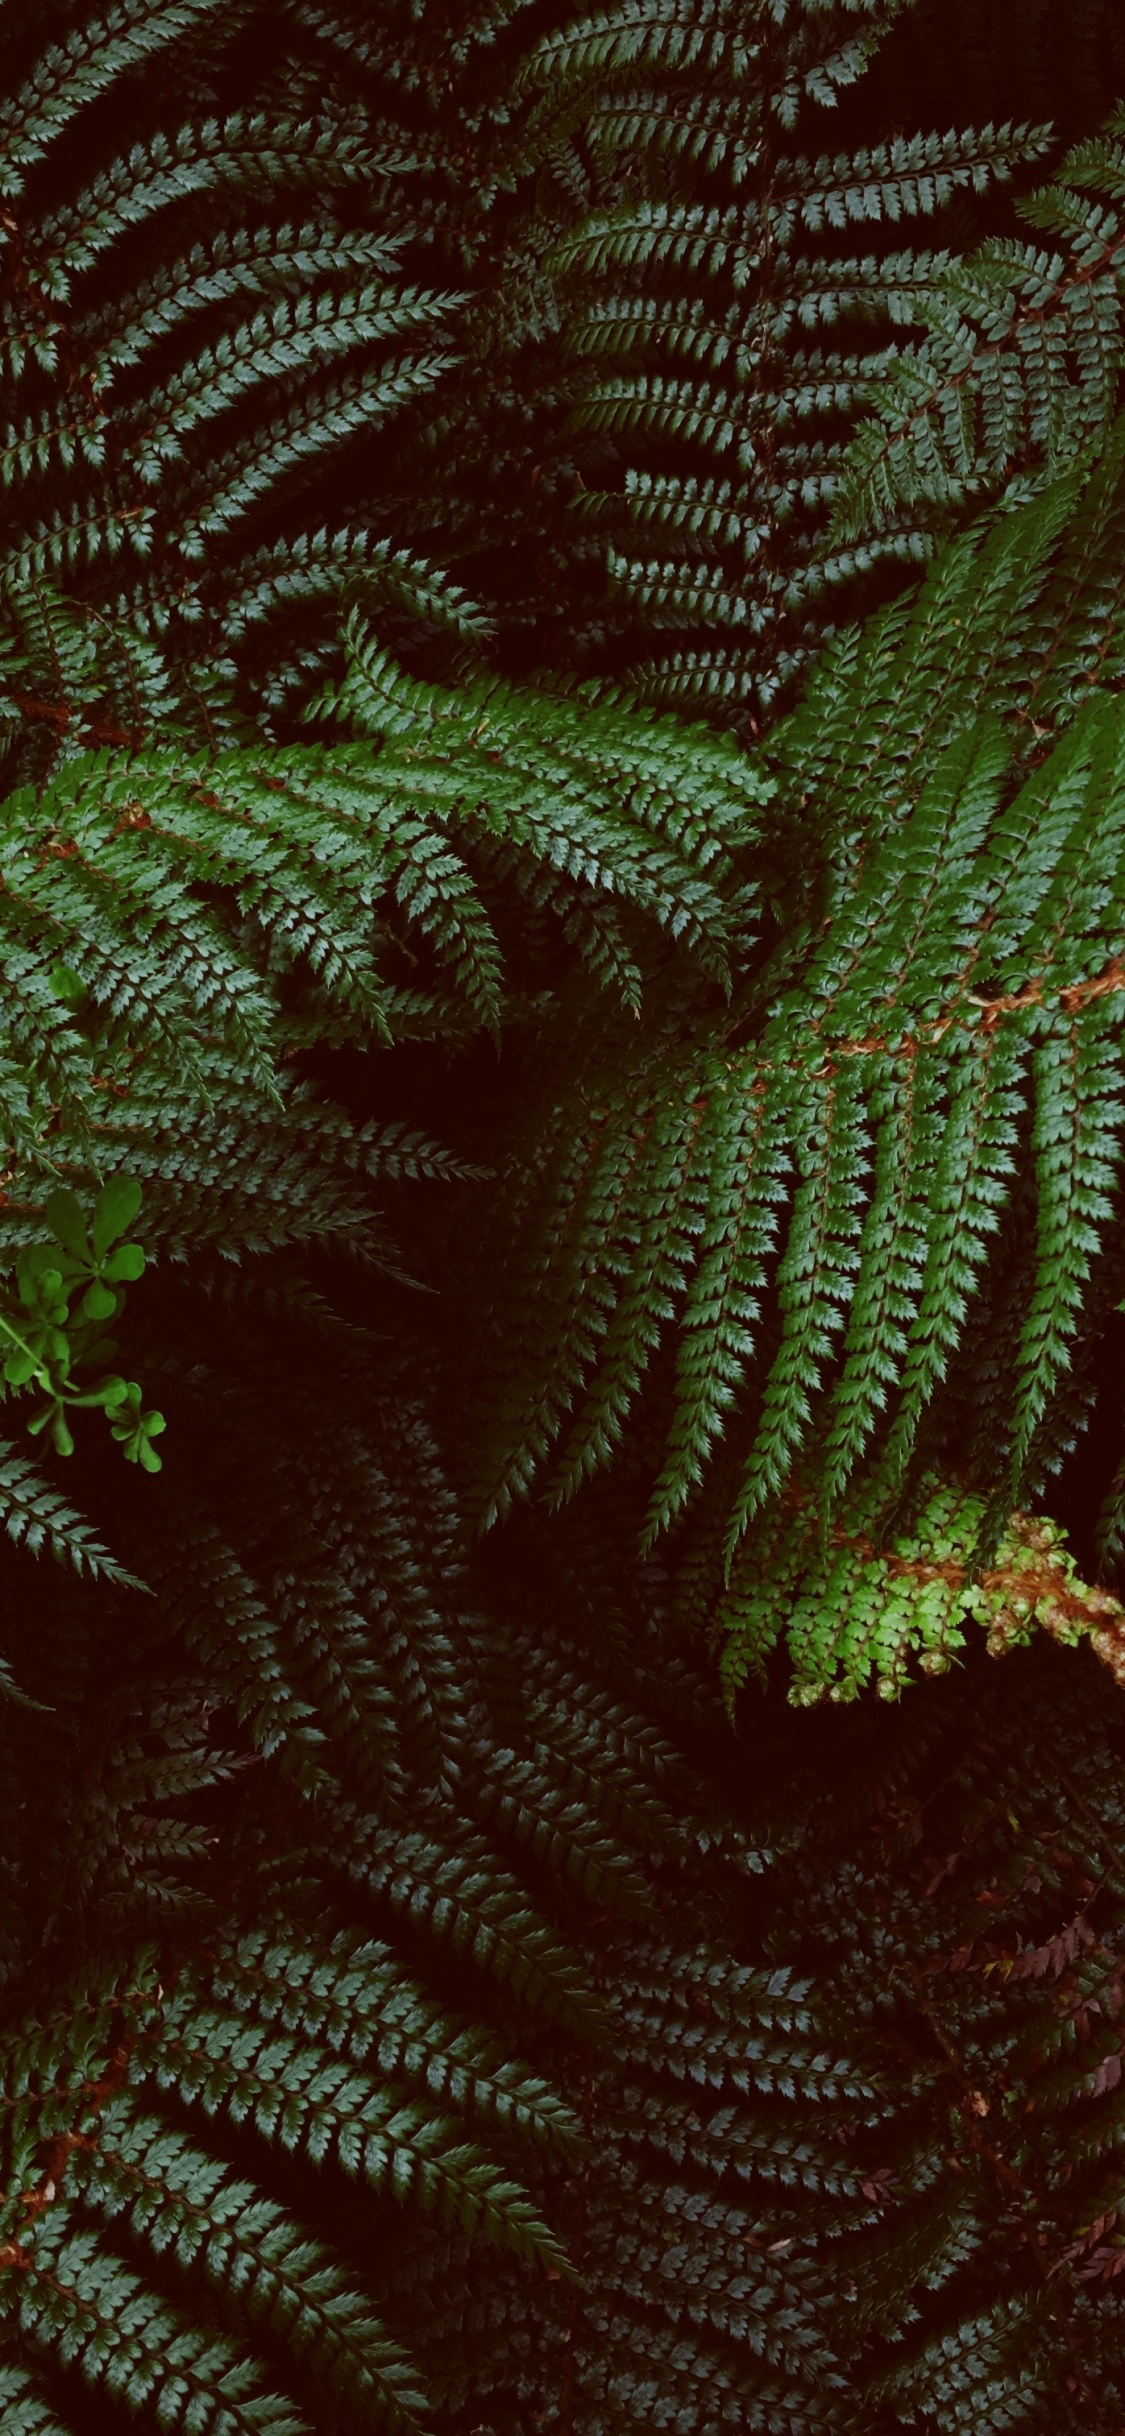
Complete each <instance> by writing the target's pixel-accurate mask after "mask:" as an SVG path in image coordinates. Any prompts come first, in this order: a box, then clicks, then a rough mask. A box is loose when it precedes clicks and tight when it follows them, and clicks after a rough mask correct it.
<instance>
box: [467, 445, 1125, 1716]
mask: <svg viewBox="0 0 1125 2436" xmlns="http://www.w3.org/2000/svg"><path fill="white" fill-rule="evenodd" d="M1121 448H1122V442H1121V439H1120V437H1118V438H1117V439H1115V441H1114V443H1113V445H1112V447H1111V448H1110V449H1109V450H1108V452H1107V454H1106V456H1105V458H1104V461H1103V463H1102V465H1101V466H1100V468H1099V471H1098V472H1097V474H1096V475H1095V476H1094V477H1093V478H1092V479H1091V481H1090V483H1089V484H1088V487H1087V489H1086V491H1085V492H1084V493H1082V494H1081V495H1080V494H1079V493H1078V492H1076V490H1075V489H1074V487H1073V485H1067V484H1064V485H1062V486H1061V487H1059V488H1057V489H1055V490H1054V491H1051V492H1048V493H1047V494H1046V496H1045V498H1044V500H1043V501H1042V503H1041V504H1036V505H1034V506H1031V507H1029V508H1026V509H1024V510H1023V511H1021V512H1020V513H1019V514H1013V515H1011V516H1009V517H1008V518H1007V519H1005V520H1004V521H1003V522H1002V523H1001V524H1000V525H999V526H998V528H997V529H996V531H995V533H994V534H993V535H992V537H991V538H990V539H989V540H988V541H987V543H985V544H984V545H982V546H975V545H973V544H972V543H971V542H967V543H964V544H962V545H960V546H959V547H958V548H957V549H955V550H954V551H953V552H952V553H950V554H949V555H947V556H946V557H944V558H943V559H942V560H941V561H940V562H939V565H938V567H937V569H936V570H935V572H934V574H933V576H932V578H931V579H930V580H929V582H928V584H927V585H926V586H925V587H924V588H923V590H922V592H921V594H920V596H919V598H918V600H917V602H916V603H913V604H909V605H903V606H902V607H901V608H895V609H893V610H891V611H888V612H885V613H884V615H883V616H882V618H881V619H879V620H877V621H876V622H875V623H874V624H873V625H872V626H871V628H870V629H869V630H868V631H867V632H866V634H865V635H864V637H863V639H862V641H859V642H857V641H856V640H854V639H849V640H848V641H847V642H846V643H845V644H843V645H841V646H840V647H839V648H838V649H837V650H836V651H835V652H834V653H832V654H830V655H829V656H828V658H827V659H826V661H825V663H824V665H823V667H822V669H821V671H820V672H819V674H818V676H817V678H816V680H815V681H814V683H813V686H812V688H811V690H810V693H809V696H808V700H807V703H806V705H805V706H804V707H803V708H802V709H801V710H800V711H799V712H798V713H797V714H796V716H795V717H794V718H793V719H792V720H791V721H790V722H789V723H788V724H787V725H786V726H785V727H783V728H781V729H780V730H778V731H776V732H775V738H774V742H773V747H772V752H771V755H770V764H771V765H772V769H767V768H766V765H765V763H763V764H761V765H760V766H761V767H762V769H763V774H764V775H766V776H769V775H771V774H772V777H773V781H774V784H775V786H776V790H777V793H776V796H775V799H774V804H773V805H772V806H771V812H772V813H773V815H774V822H775V838H776V852H777V858H778V859H777V864H776V881H775V906H774V918H773V922H772V924H770V925H767V927H766V930H765V935H764V937H763V938H762V940H761V942H760V943H759V944H758V945H757V946H756V947H755V948H754V950H753V951H752V953H751V954H750V957H749V959H748V969H747V971H746V973H745V975H744V978H743V979H742V981H741V982H740V984H739V986H738V988H737V990H736V992H735V995H734V997H733V999H732V1000H731V1001H729V1002H726V1003H722V1004H719V1005H718V1006H717V1007H716V1009H715V1011H714V1012H713V1013H709V1012H708V1010H707V1009H706V1007H705V1005H703V1004H702V1003H701V1002H700V1001H699V999H698V997H697V998H696V999H695V1000H694V1001H693V1002H692V1001H689V1002H688V1003H687V1005H686V1006H685V1001H684V998H683V995H682V994H681V993H680V992H679V991H676V992H674V993H669V994H668V995H667V996H666V997H665V1000H664V1002H663V1018H662V1021H661V1020H658V1018H657V1014H656V1010H655V1008H653V1009H651V1010H650V1014H649V1020H648V1022H647V1023H646V1026H645V1029H644V1033H643V1036H642V1037H641V1039H640V1040H639V1041H637V1042H636V1043H635V1044H634V1043H633V1042H632V1041H628V1040H623V1039H622V1036H621V1033H620V1031H619V1030H617V1029H614V1030H612V1031H611V1032H610V1033H609V1034H608V1035H607V1033H606V1030H605V1028H604V1026H602V1025H600V1024H596V1025H594V1026H592V1027H591V1030H590V1033H589V1035H588V1038H587V1043H586V1045H585V1048H584V1051H583V1052H580V1053H577V1054H576V1051H575V1046H574V1043H573V1039H572V1038H571V1039H570V1040H569V1041H568V1046H567V1054H566V1059H565V1069H564V1085H565V1087H564V1088H563V1089H562V1090H561V1091H560V1090H559V1088H558V1086H557V1082H556V1074H555V1071H554V1070H551V1071H550V1072H549V1074H548V1079H547V1084H546V1089H545V1092H544V1093H543V1095H542V1098H541V1100H540V1104H538V1105H536V1106H535V1107H534V1112H533V1115H532V1118H531V1126H530V1131H529V1135H528V1137H527V1140H526V1142H525V1143H524V1144H522V1145H521V1147H520V1150H519V1152H518V1153H517V1154H516V1158H515V1164H514V1167H513V1172H512V1176H511V1178H510V1179H509V1182H508V1184H507V1186H506V1201H507V1205H508V1209H509V1212H510V1224H511V1229H512V1235H511V1241H512V1251H511V1253H510V1255H509V1259H508V1262H507V1263H506V1269H505V1285H504V1292H503V1296H502V1298H501V1297H495V1298H490V1300H489V1304H488V1317H487V1337H488V1342H489V1343H490V1344H491V1345H492V1346H493V1347H494V1348H495V1362H496V1379H497V1386H496V1416H497V1417H496V1420H495V1423H494V1425H493V1428H492V1435H491V1439H490V1441H489V1443H488V1445H487V1446H486V1449H485V1453H484V1461H485V1464H486V1466H487V1469H486V1470H485V1472H484V1482H485V1488H486V1493H487V1494H488V1496H489V1497H490V1499H491V1501H492V1504H493V1507H496V1506H498V1505H499V1506H501V1507H502V1506H503V1505H504V1504H506V1503H507V1502H508V1501H509V1500H510V1498H511V1496H512V1495H513V1494H515V1493H516V1491H517V1490H518V1489H519V1488H520V1487H522V1486H526V1485H527V1484H528V1483H529V1481H530V1480H531V1478H532V1477H533V1475H534V1474H535V1473H536V1471H537V1470H538V1469H539V1468H540V1467H541V1466H542V1464H543V1462H544V1459H545V1458H546V1457H547V1456H548V1455H549V1454H550V1453H551V1452H552V1450H553V1449H554V1448H555V1447H556V1446H557V1448H558V1452H557V1454H555V1455H554V1461H553V1466H552V1469H551V1471H550V1473H549V1479H550V1482H551V1486H552V1490H553V1493H554V1494H555V1495H556V1496H557V1497H561V1496H565V1495H567V1494H568V1493H570V1492H571V1491H573V1490H574V1489H575V1488H576V1487H577V1486H578V1485H579V1483H580V1482H581V1480H582V1479H583V1477H584V1476H585V1475H587V1474H588V1473H590V1472H591V1471H592V1470H594V1469H596V1468H597V1467H598V1466H599V1465H600V1464H601V1463H603V1462H604V1461H606V1460H607V1458H609V1457H610V1456H611V1454H612V1452H613V1450H614V1447H615V1445H616V1444H617V1442H618V1441H619V1440H620V1438H621V1436H622V1432H623V1429H624V1427H625V1424H626V1420H627V1417H628V1416H629V1415H630V1414H631V1413H632V1411H633V1408H634V1407H635V1406H637V1405H638V1399H640V1410H639V1416H638V1422H637V1428H638V1430H639V1436H638V1437H637V1438H636V1448H637V1461H638V1462H639V1463H640V1464H641V1465H642V1466H643V1467H644V1468H645V1469H646V1470H647V1471H648V1475H649V1486H648V1519H647V1526H646V1527H647V1530H648V1533H649V1534H650V1535H652V1534H654V1533H656V1532H658V1531H660V1530H662V1529H664V1528H666V1527H667V1526H669V1525H670V1524H673V1523H675V1522H676V1521H677V1519H678V1518H679V1517H680V1516H681V1515H683V1514H684V1512H685V1510H686V1512H687V1514H688V1517H689V1525H690V1532H689V1551H688V1554H687V1557H686V1559H685V1563H684V1571H683V1596H684V1597H685V1599H686V1600H687V1603H688V1606H689V1609H691V1610H692V1611H694V1612H696V1613H697V1614H698V1615H699V1617H700V1620H703V1619H705V1618H711V1619H712V1620H713V1619H714V1618H715V1616H716V1612H718V1615H719V1617H720V1619H721V1622H722V1623H723V1624H724V1625H725V1626H726V1627H727V1629H729V1630H730V1631H731V1632H732V1633H733V1635H734V1639H733V1644H732V1648H731V1654H730V1663H731V1665H732V1668H733V1670H734V1678H735V1679H736V1680H737V1679H740V1678H741V1676H742V1675H743V1674H744V1672H745V1670H746V1666H747V1665H748V1664H749V1663H752V1662H754V1661H756V1659H757V1657H758V1656H759V1655H760V1653H761V1651H762V1650H763V1649H764V1648H765V1647H767V1646H768V1645H769V1643H770V1641H771V1640H772V1638H773V1637H774V1636H775V1634H776V1632H777V1630H778V1629H779V1626H780V1623H781V1620H782V1617H783V1615H784V1603H785V1600H786V1599H787V1598H788V1597H789V1596H790V1595H791V1594H792V1592H793V1591H794V1590H795V1588H796V1586H797V1584H798V1583H799V1581H800V1579H801V1576H802V1574H803V1573H804V1572H805V1571H806V1570H807V1568H808V1565H809V1562H810V1559H811V1556H812V1551H813V1548H814V1546H815V1542H816V1536H817V1531H818V1529H820V1530H823V1529H825V1528H827V1527H828V1526H829V1525H830V1524H832V1523H834V1522H835V1521H837V1520H838V1521H840V1522H841V1523H842V1524H843V1525H844V1527H845V1530H858V1531H859V1532H861V1533H862V1532H865V1531H867V1530H868V1529H870V1528H871V1527H872V1525H873V1524H874V1525H878V1524H879V1523H881V1522H885V1521H886V1520H887V1519H888V1518H889V1517H890V1516H892V1515H893V1513H894V1511H895V1509H896V1506H897V1505H898V1503H899V1501H900V1500H901V1499H902V1497H903V1495H904V1493H908V1492H909V1490H910V1487H911V1484H912V1480H913V1479H914V1477H915V1476H916V1474H917V1471H918V1467H919V1465H921V1466H923V1467H925V1466H926V1465H927V1464H932V1463H933V1462H934V1461H935V1460H939V1459H940V1458H941V1456H942V1453H943V1450H945V1449H947V1448H948V1447H950V1446H954V1445H955V1446H956V1447H957V1448H958V1450H959V1452H960V1453H961V1454H962V1455H963V1456H967V1457H968V1459H969V1460H970V1461H971V1462H973V1463H975V1464H976V1466H977V1467H978V1472H979V1476H980V1477H981V1478H982V1479H983V1480H984V1482H985V1483H986V1485H987V1484H988V1482H989V1481H990V1480H991V1482H992V1483H993V1484H994V1486H995V1488H996V1490H997V1492H998V1494H1002V1495H1006V1496H1007V1498H1008V1501H1009V1503H1018V1502H1019V1501H1020V1499H1021V1498H1022V1497H1023V1496H1025V1495H1026V1494H1027V1493H1028V1491H1031V1492H1032V1493H1034V1492H1035V1491H1037V1490H1038V1489H1040V1488H1041V1486H1042V1482H1043V1479H1044V1476H1045V1474H1046V1473H1048V1472H1049V1470H1050V1469H1051V1468H1052V1466H1053V1465H1054V1464H1055V1463H1057V1461H1058V1458H1059V1456H1060V1454H1061V1452H1062V1451H1063V1450H1064V1449H1065V1446H1066V1445H1067V1444H1068V1443H1069V1439H1070V1436H1071V1434H1072V1430H1073V1419H1074V1396H1075V1392H1076V1386H1077V1380H1078V1378H1080V1375H1081V1374H1080V1372H1079V1373H1077V1374H1076V1372H1075V1366H1074V1360H1073V1351H1074V1348H1075V1347H1076V1345H1077V1344H1079V1343H1080V1342H1081V1339H1082V1335H1083V1331H1085V1332H1086V1333H1087V1335H1088V1334H1089V1331H1090V1330H1091V1328H1093V1329H1095V1330H1096V1328H1097V1326H1098V1324H1099V1322H1100V1320H1101V1318H1102V1317H1103V1316H1104V1312H1105V1309H1106V1305H1107V1303H1108V1302H1109V1301H1111V1300H1114V1299H1118V1298H1119V1297H1120V1294H1121V1288H1122V1282H1123V1281H1122V1279H1121V1277H1120V1272H1119V1265H1118V1264H1119V1252H1118V1250H1117V1244H1118V1225H1119V1221H1118V1218H1117V1202H1116V1199H1115V1197H1114V1190H1113V1187H1114V1181H1115V1175H1116V1169H1117V1164H1118V1155H1119V1153H1118V1141H1119V1127H1120V1122H1121V1109H1122V1098H1121V1075H1120V1064H1119V1050H1118V1046H1117V1035H1118V1028H1119V1016H1120V1006H1121V992H1120V921H1121V904H1122V877H1121V872H1120V845H1119V838H1118V814H1117V810H1116V806H1117V802H1118V782H1117V779H1116V776H1115V772H1116V770H1117V769H1118V767H1119V766H1120V752H1121V742H1120V718H1119V711H1118V703H1117V698H1116V693H1115V691H1114V680H1115V677H1116V672H1117V667H1118V659H1119V655H1120V650H1121V644H1120V639H1119V635H1120V629H1119V625H1118V621H1117V612H1116V600H1117V593H1118V588H1119V581H1120V578H1119V557H1120V541H1119V535H1120V517H1121V507H1120V499H1121V488H1120V481H1121V477H1120V467H1121ZM1062 534H1065V539H1063V540H1061V541H1060V535H1062ZM1091 673H1093V674H1094V675H1095V677H1096V679H1097V680H1098V682H1096V683H1095V684H1094V686H1091V684H1090V677H1091ZM798 823H799V824H800V827H801V828H802V829H803V831H804V835H805V839H806V848H805V854H804V857H803V861H802V863H801V865H800V866H799V867H797V866H796V861H795V857H794V855H793V853H792V849H791V847H789V846H788V845H787V842H786V841H787V840H788V839H789V837H790V836H791V834H792V832H793V829H794V827H795V826H797V824H798ZM513 1277H514V1282H513ZM1091 1281H1093V1283H1092V1282H1091ZM672 1318H674V1319H675V1320H676V1323H677V1325H676V1330H675V1343H674V1344H673V1343H672V1341H671V1339H670V1332H669V1329H668V1326H667V1322H668V1321H669V1319H672ZM810 1500H811V1503H810ZM755 1524H756V1525H757V1528H756V1529H755V1530H753V1531H751V1526H752V1525H755ZM748 1533H749V1534H750V1535H749V1536H747V1535H748ZM764 1566H765V1572H763V1567H764ZM724 1573H725V1579H726V1584H727V1587H726V1589H725V1591H724V1587H723V1585H724ZM832 1639H833V1636H832V1631H831V1629H830V1628H829V1624H828V1618H823V1619H822V1631H821V1635H820V1638H819V1641H818V1644H817V1646H818V1648H819V1650H820V1656H819V1657H818V1659H817V1660H816V1662H815V1665H814V1666H813V1668H812V1680H813V1681H814V1682H816V1681H823V1679H824V1668H825V1665H826V1664H830V1667H831V1669H832V1670H833V1671H834V1668H835V1665H836V1659H835V1658H834V1657H833V1658H832V1659H831V1660H829V1659H828V1657H827V1652H829V1651H830V1650H831V1648H832ZM844 1646H845V1647H847V1649H848V1653H849V1654H848V1655H847V1657H846V1658H845V1657H843V1656H842V1655H841V1658H840V1663H841V1665H842V1666H843V1671H844V1674H845V1676H846V1677H847V1678H848V1679H849V1680H851V1681H853V1682H854V1681H855V1680H856V1679H857V1673H858V1675H860V1676H862V1673H863V1672H864V1671H865V1670H866V1669H867V1668H868V1667H869V1666H870V1665H871V1664H872V1663H873V1660H874V1650H875V1647H876V1642H875V1641H874V1640H872V1639H870V1638H866V1639H865V1638H862V1637H861V1641H860V1645H859V1648H858V1650H857V1649H856V1647H855V1646H854V1644H853V1643H849V1642H848V1641H847V1637H846V1636H845V1644H844ZM891 1647H892V1649H893V1647H894V1644H893V1641H892V1645H891ZM899 1663H900V1660H899V1658H898V1656H892V1655H890V1654H888V1657H887V1661H886V1672H887V1680H888V1684H892V1683H893V1682H894V1681H895V1680H896V1679H897V1669H898V1665H899Z"/></svg>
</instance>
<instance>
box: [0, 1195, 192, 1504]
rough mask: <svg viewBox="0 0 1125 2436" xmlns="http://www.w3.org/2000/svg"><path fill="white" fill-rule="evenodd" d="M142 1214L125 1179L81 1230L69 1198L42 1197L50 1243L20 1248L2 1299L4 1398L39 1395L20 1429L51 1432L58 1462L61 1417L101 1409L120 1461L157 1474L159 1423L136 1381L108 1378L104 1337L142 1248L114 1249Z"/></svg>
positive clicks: (112, 1342) (135, 1273) (67, 1442)
mask: <svg viewBox="0 0 1125 2436" xmlns="http://www.w3.org/2000/svg"><path fill="white" fill-rule="evenodd" d="M140 1206H141V1188H140V1185H139V1184H137V1183H136V1182H135V1180H134V1179H133V1178H132V1177H129V1176H114V1177H111V1179H110V1181H109V1183H108V1184H106V1185H104V1186H103V1188H102V1191H101V1192H100V1193H99V1194H98V1198H97V1201H96V1202H95V1205H94V1211H93V1216H92V1219H91V1220H90V1221H89V1223H88V1222H87V1218H86V1214H85V1212H84V1211H83V1208H82V1204H81V1202H80V1201H79V1199H78V1196H77V1194H76V1193H73V1192H69V1191H66V1190H64V1189H61V1188H60V1190H58V1191H57V1192H53V1193H51V1194H50V1195H49V1197H48V1199H47V1202H46V1205H45V1208H44V1213H43V1214H44V1217H45V1219H46V1222H47V1226H48V1228H49V1230H50V1234H49V1239H48V1240H45V1241H43V1242H40V1243H33V1244H28V1245H26V1246H25V1248H24V1250H23V1251H22V1252H21V1253H20V1255H19V1258H18V1260H17V1262H16V1268H15V1279H14V1291H12V1290H9V1291H8V1292H6V1293H5V1292H3V1291H0V1345H3V1346H5V1347H6V1348H7V1352H6V1356H5V1358H4V1361H3V1364H2V1367H0V1378H2V1381H3V1388H4V1390H5V1391H14V1392H15V1393H17V1394H18V1393H19V1392H20V1391H21V1390H22V1389H24V1388H33V1389H36V1390H38V1394H39V1397H40V1401H39V1403H38V1404H37V1406H36V1409H35V1411H34V1413H33V1414H32V1416H31V1419H30V1421H29V1422H28V1425H27V1426H28V1429H29V1431H30V1433H31V1435H32V1437H38V1436H40V1435H41V1433H42V1432H43V1431H45V1430H49V1432H50V1436H51V1440H52V1443H53V1444H54V1446H55V1447H56V1449H57V1451H58V1453H59V1454H60V1455H71V1454H73V1452H74V1436H73V1432H72V1430H71V1427H70V1422H69V1419H68V1414H69V1413H70V1412H72V1411H77V1410H81V1409H83V1408H86V1407H95V1408H97V1407H100V1408H101V1410H102V1411H103V1412H105V1414H106V1415H107V1417H108V1419H109V1423H110V1427H111V1430H112V1433H113V1436H114V1438H115V1439H116V1440H117V1441H118V1443H119V1445H121V1446H122V1447H123V1448H124V1450H125V1456H126V1459H127V1461H128V1462H130V1463H140V1464H141V1465H142V1466H143V1468H144V1470H145V1471H146V1472H158V1471H159V1470H160V1468H161V1459H160V1456H159V1455H158V1453H157V1451H156V1448H155V1446H154V1444H153V1440H154V1439H156V1438H158V1437H159V1436H160V1434H161V1432H162V1431H163V1429H164V1426H165V1424H164V1416H163V1414H162V1413H159V1412H146V1411H145V1410H144V1406H143V1399H142V1396H141V1390H140V1388H139V1386H138V1385H137V1382H136V1380H135V1379H125V1378H122V1377H121V1375H120V1373H119V1372H117V1371H115V1370H114V1369H113V1367H112V1364H113V1359H114V1356H115V1354H116V1352H117V1350H118V1348H117V1340H116V1338H115V1337H113V1336H111V1335H108V1334H107V1333H106V1331H107V1329H109V1328H111V1327H112V1325H113V1323H114V1321H115V1320H116V1319H118V1318H119V1317H120V1314H121V1312H122V1309H123V1308H124V1303H125V1291H124V1289H125V1286H126V1285H127V1284H132V1283H133V1281H134V1280H135V1279H136V1278H138V1277H140V1276H141V1274H142V1272H143V1270H144V1266H145V1255H144V1251H143V1249H142V1247H141V1245H140V1244H139V1243H134V1242H130V1241H123V1240H122V1238H123V1237H126V1236H127V1235H128V1230H129V1228H130V1227H131V1226H132V1225H133V1224H134V1222H135V1220H136V1218H137V1215H138V1213H139V1210H140Z"/></svg>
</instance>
